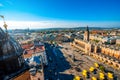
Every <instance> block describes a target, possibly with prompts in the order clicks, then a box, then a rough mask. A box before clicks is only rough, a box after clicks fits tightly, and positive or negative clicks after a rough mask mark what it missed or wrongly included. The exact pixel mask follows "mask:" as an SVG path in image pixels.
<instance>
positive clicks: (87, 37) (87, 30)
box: [84, 26, 89, 41]
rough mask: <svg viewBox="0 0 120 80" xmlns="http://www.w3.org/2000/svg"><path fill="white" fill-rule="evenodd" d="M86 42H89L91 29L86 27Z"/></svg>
mask: <svg viewBox="0 0 120 80" xmlns="http://www.w3.org/2000/svg"><path fill="white" fill-rule="evenodd" d="M84 40H85V41H89V27H88V26H87V27H86V31H85V33H84Z"/></svg>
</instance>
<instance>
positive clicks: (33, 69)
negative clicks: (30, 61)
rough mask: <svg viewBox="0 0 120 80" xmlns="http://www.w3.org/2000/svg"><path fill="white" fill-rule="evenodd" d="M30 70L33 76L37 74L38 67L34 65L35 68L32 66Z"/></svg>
mask: <svg viewBox="0 0 120 80" xmlns="http://www.w3.org/2000/svg"><path fill="white" fill-rule="evenodd" d="M29 72H30V74H31V75H32V76H35V74H36V68H35V67H34V68H31V69H30V70H29Z"/></svg>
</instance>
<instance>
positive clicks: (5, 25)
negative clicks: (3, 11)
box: [0, 15, 8, 38]
mask: <svg viewBox="0 0 120 80" xmlns="http://www.w3.org/2000/svg"><path fill="white" fill-rule="evenodd" d="M0 17H1V18H2V19H3V22H4V25H3V27H4V28H5V30H6V38H8V31H7V27H8V26H7V24H6V22H5V19H4V16H3V15H0Z"/></svg>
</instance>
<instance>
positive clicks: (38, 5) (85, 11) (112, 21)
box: [0, 0, 120, 29]
mask: <svg viewBox="0 0 120 80" xmlns="http://www.w3.org/2000/svg"><path fill="white" fill-rule="evenodd" d="M119 4H120V0H0V15H4V16H5V20H6V23H7V24H8V29H16V28H17V29H19V28H28V27H29V28H31V29H32V28H51V27H52V28H53V27H55V28H56V27H57V28H59V27H68V28H69V27H85V26H87V25H88V26H90V27H119V26H120V5H119ZM2 25H3V22H2V19H1V18H0V26H2Z"/></svg>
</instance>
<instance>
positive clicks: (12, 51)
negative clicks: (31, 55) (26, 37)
mask: <svg viewBox="0 0 120 80" xmlns="http://www.w3.org/2000/svg"><path fill="white" fill-rule="evenodd" d="M0 36H1V37H0V49H1V52H2V53H1V54H0V55H2V56H3V59H4V58H7V57H10V56H11V57H12V56H19V55H22V51H23V50H22V48H21V46H20V44H19V43H18V42H16V41H15V40H14V39H13V38H12V37H10V36H9V35H8V37H6V34H5V33H4V31H3V30H2V29H1V28H0Z"/></svg>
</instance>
